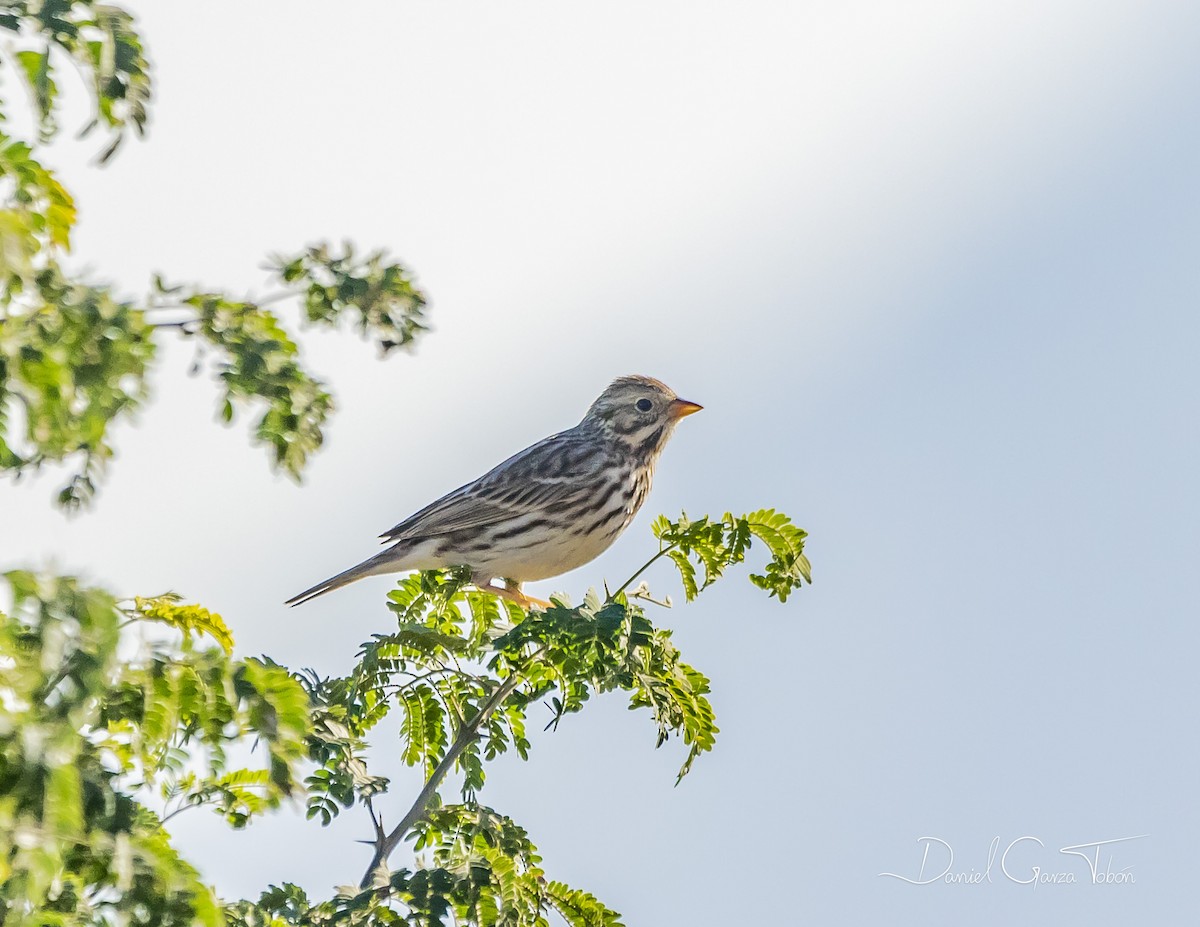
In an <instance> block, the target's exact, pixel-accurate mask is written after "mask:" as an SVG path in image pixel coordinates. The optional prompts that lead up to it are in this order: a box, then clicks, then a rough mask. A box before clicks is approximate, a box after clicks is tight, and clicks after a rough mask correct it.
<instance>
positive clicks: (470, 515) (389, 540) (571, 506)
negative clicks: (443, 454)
mask: <svg viewBox="0 0 1200 927" xmlns="http://www.w3.org/2000/svg"><path fill="white" fill-rule="evenodd" d="M702 408H703V406H701V405H699V404H697V403H695V402H690V401H689V400H686V399H680V398H679V397H678V396H677V395H676V394H675V392H674V391H673V390H672V389H671V388H670V387H668V386H667V385H666V384H665V383H662V382H661V381H659V380H656V379H654V378H653V377H647V376H638V375H631V376H624V377H618V378H617V379H615V380H613V382H612V383H611V384H610V385H609V386H608V387H607V388H606V389H605V390H604V392H602V393H601V394H600V395H599V397H598V398H597V399H596V400H595V402H593V403H592V404H591V406H590V407H589V408H588V410H587V413H586V414H585V415H584V416H583V419H582V420H581V421H580V422H579V424H578V425H575V426H574V427H573V428H568V429H567V430H566V431H561V432H559V433H558V434H554V435H551V436H550V437H548V438H543V439H542V440H541V441H539V442H537V443H536V444H533V445H531V446H530V447H527V448H525V450H523V451H521V452H519V453H517V454H514V455H513V456H512V457H510V458H508V459H507V460H505V461H504V462H503V463H501V464H499V465H497V466H496V467H494V468H493V469H491V470H489V471H488V472H487V473H485V474H484V475H483V476H481V477H479V478H478V479H476V480H472V481H471V482H470V483H466V484H465V485H463V486H460V487H459V488H458V489H455V490H454V491H453V492H450V493H447V494H446V495H444V496H442V497H441V498H440V499H438V500H436V501H434V502H431V503H430V504H429V505H427V506H425V508H423V509H421V510H420V511H419V512H416V513H415V514H413V515H410V516H409V517H408V518H406V519H404V521H402V522H400V523H399V524H398V525H396V526H395V527H394V528H392V529H391V530H389V531H386V532H384V533H383V534H382V535H380V538H381V539H382V543H385V544H388V545H389V546H388V547H387V549H386V550H384V551H381V552H380V553H378V554H376V555H375V556H374V557H370V558H368V559H367V560H364V561H363V562H362V563H360V564H358V565H357V566H353V567H351V568H350V569H348V570H345V571H344V572H341V573H338V574H337V575H336V576H331V577H330V578H329V579H326V580H325V581H323V582H320V583H317V584H316V585H315V586H312V587H311V588H309V589H305V590H304V591H303V592H301V593H300V594H299V595H296V596H293V597H292V598H290V599H288V600H287V602H285V603H284V604H285V605H293V606H295V605H300V604H301V603H303V602H307V601H309V600H311V599H315V598H316V597H317V596H320V595H324V594H325V593H327V592H332V591H333V590H334V589H340V588H341V587H342V586H345V585H348V584H349V583H352V582H355V581H356V580H359V579H362V578H364V577H367V576H376V575H379V574H384V573H401V572H406V571H409V570H433V569H444V568H447V567H468V568H470V570H471V583H472V584H473V585H475V586H476V587H478V588H479V589H481V590H484V591H485V592H491V593H494V594H495V595H498V596H500V597H501V598H504V599H507V600H510V601H513V602H515V603H517V604H518V605H519V606H521V607H522V608H525V609H529V608H531V607H535V606H537V607H542V608H548V607H549V603H547V602H544V601H542V600H540V599H535V598H532V597H530V596H527V595H525V594H524V592H522V590H521V587H522V584H524V583H526V582H534V581H537V580H540V579H549V578H550V577H553V576H558V575H560V574H562V573H566V572H567V571H568V570H573V569H575V568H576V567H580V566H583V565H584V564H585V563H588V562H590V561H591V560H594V559H595V558H596V557H598V556H600V554H602V553H603V552H604V551H605V550H607V549H608V547H609V546H610V545H611V544H612V543H613V541H615V540H616V539H617V537H618V536H619V535H620V534H621V532H623V531H624V530H625V529H626V528H627V527H628V526H629V523H630V522H631V521H632V520H633V516H634V515H636V514H637V511H638V509H639V508H641V506H642V503H643V502H645V501H646V495H647V494H648V493H649V492H650V483H651V481H652V479H653V477H654V468H655V465H656V464H657V463H658V458H659V455H660V454H661V453H662V451H663V448H664V447H665V446H666V444H667V441H668V439H669V438H670V437H671V434H672V433H673V432H674V430H675V426H676V424H677V423H678V422H679V420H680V419H682V418H684V417H685V416H688V415H691V414H693V413H694V412H699V411H700V410H701V409H702ZM494 580H499V581H500V582H501V583H502V584H503V585H500V586H497V585H495V584H494V583H493V581H494Z"/></svg>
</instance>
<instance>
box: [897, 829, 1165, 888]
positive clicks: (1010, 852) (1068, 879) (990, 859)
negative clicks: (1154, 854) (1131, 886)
mask: <svg viewBox="0 0 1200 927" xmlns="http://www.w3.org/2000/svg"><path fill="white" fill-rule="evenodd" d="M1147 836H1149V835H1148V834H1138V835H1137V836H1136V837H1117V838H1115V839H1113V840H1096V841H1094V842H1092V843H1077V844H1075V845H1074V846H1069V847H1062V848H1061V849H1060V850H1059V851H1058V852H1059V853H1062V854H1064V855H1066V856H1077V857H1079V858H1080V859H1082V860H1084V861H1085V862H1086V863H1087V870H1086V871H1083V868H1082V867H1081V866H1080V865H1079V864H1078V863H1074V864H1073V865H1071V863H1069V862H1068V861H1066V860H1062V859H1060V858H1058V857H1050V859H1051V860H1053V861H1054V862H1057V863H1059V864H1060V865H1062V866H1063V868H1061V869H1059V868H1057V867H1054V866H1051V867H1048V868H1047V867H1043V866H1041V865H1039V862H1045V861H1046V854H1044V853H1039V852H1038V850H1037V847H1042V848H1044V847H1045V846H1046V844H1044V843H1043V842H1042V841H1041V840H1040V839H1039V838H1037V837H1029V836H1026V837H1018V838H1017V839H1016V840H1014V841H1012V842H1011V843H1009V844H1008V846H1006V847H1005V848H1004V852H1003V853H1001V852H1000V838H999V837H995V838H993V840H992V843H991V846H989V847H988V855H987V865H986V866H985V867H984V868H983V869H981V870H980V869H974V868H972V869H970V870H969V871H962V870H960V871H958V872H955V871H954V848H953V847H952V846H950V844H948V843H947V842H946V841H945V840H942V839H941V838H940V837H918V838H917V843H918V844H921V845H922V846H923V852H922V853H921V868H920V869H919V870H918V871H917V877H916V878H915V879H914V878H910V877H909V876H903V875H900V874H899V873H896V872H881V873H879V875H881V876H886V877H888V878H892V879H899V880H900V881H901V882H908V883H909V884H910V885H930V884H932V883H934V882H941V883H944V884H948V885H979V884H982V883H984V882H991V881H993V878H992V874H993V872H994V871H996V870H997V864H998V872H997V878H999V877H1000V876H1003V877H1004V878H1005V879H1008V880H1009V881H1011V882H1016V883H1018V884H1020V885H1034V886H1036V885H1064V884H1068V885H1069V884H1072V883H1084V884H1087V883H1090V884H1092V885H1122V884H1126V883H1130V882H1134V881H1136V879H1135V878H1134V875H1133V873H1132V872H1131V871H1130V870H1131V869H1132V866H1124V867H1118V868H1114V867H1113V856H1114V853H1115V847H1114V845H1115V844H1118V843H1126V842H1128V841H1130V840H1141V839H1142V838H1144V837H1147ZM1035 844H1036V846H1035ZM1101 849H1103V851H1104V852H1105V853H1107V854H1108V857H1107V859H1106V860H1105V861H1104V865H1103V868H1101V858H1100V855H1101ZM1122 849H1124V848H1122ZM931 850H932V855H933V859H932V860H931V859H930V855H931V852H930V851H931ZM1031 859H1032V860H1034V862H1031ZM943 860H944V868H943V869H942V870H941V871H940V872H937V874H936V875H933V874H931V873H933V872H935V870H937V867H938V865H939V864H942V861H943ZM1068 867H1069V868H1068ZM1076 870H1079V871H1076Z"/></svg>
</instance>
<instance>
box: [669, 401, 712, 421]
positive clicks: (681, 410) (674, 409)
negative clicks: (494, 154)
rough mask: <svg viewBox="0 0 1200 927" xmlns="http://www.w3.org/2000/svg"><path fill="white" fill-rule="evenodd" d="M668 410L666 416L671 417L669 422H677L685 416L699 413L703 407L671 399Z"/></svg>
mask: <svg viewBox="0 0 1200 927" xmlns="http://www.w3.org/2000/svg"><path fill="white" fill-rule="evenodd" d="M669 408H670V412H668V413H667V414H668V415H670V416H671V421H678V420H679V419H681V418H683V417H684V416H685V415H691V414H692V413H693V412H699V411H700V410H701V409H703V408H704V406H702V405H700V404H699V403H698V402H688V401H687V400H686V399H672V400H671V405H670V406H669Z"/></svg>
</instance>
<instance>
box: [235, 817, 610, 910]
mask: <svg viewBox="0 0 1200 927" xmlns="http://www.w3.org/2000/svg"><path fill="white" fill-rule="evenodd" d="M414 833H415V837H416V844H415V849H416V850H417V851H419V852H422V853H424V854H427V855H429V856H431V857H432V863H433V865H431V866H427V867H424V868H421V869H417V870H415V871H414V870H411V869H407V868H403V869H397V870H395V871H393V872H389V873H387V874H386V877H383V876H381V877H380V878H379V879H377V880H376V881H375V882H374V883H373V884H372V885H370V886H367V887H364V888H362V889H359V890H357V891H355V890H350V889H347V890H343V891H342V892H340V893H338V894H337V895H335V896H334V897H333V898H332V899H330V900H328V901H324V902H313V901H311V900H310V899H309V898H308V896H307V895H306V894H305V892H304V891H303V890H301V889H300V888H298V887H297V886H295V885H284V886H282V887H274V886H272V887H271V888H270V889H268V890H267V891H266V892H264V893H263V895H262V896H261V897H260V898H259V900H258V901H257V902H256V903H253V904H252V903H250V902H240V903H239V904H237V905H233V906H230V907H229V908H227V909H226V914H227V916H228V917H229V918H230V920H229V923H230V924H231V925H245V927H257V925H266V924H273V925H293V924H294V925H313V927H322V925H333V924H338V925H343V924H344V925H376V924H414V925H442V924H446V923H454V924H480V925H489V927H490V925H498V924H506V925H513V927H542V925H547V924H549V923H550V922H549V920H548V916H549V915H550V914H551V913H552V912H554V913H557V914H558V915H559V916H560V917H561V918H562V920H563V921H564V922H566V923H567V924H568V925H571V927H620V924H621V920H620V917H619V915H618V914H617V913H616V912H615V911H612V910H610V909H609V908H607V907H605V906H604V905H603V904H601V903H600V902H599V901H597V900H596V898H595V897H593V896H592V895H590V894H588V893H587V892H584V891H580V890H579V889H574V888H570V887H569V886H567V885H564V884H563V883H561V882H547V881H546V879H545V874H544V872H543V870H542V868H541V857H540V856H539V855H538V852H537V847H535V846H534V845H533V843H532V842H531V841H530V840H529V837H528V835H527V834H526V833H525V830H524V829H523V828H521V827H520V826H518V825H517V824H516V823H514V822H513V821H512V819H511V818H508V817H506V816H505V815H502V814H500V813H499V812H497V811H495V810H493V809H492V808H488V807H486V806H484V805H480V804H477V803H474V802H469V803H465V804H458V805H447V806H445V807H441V808H438V809H436V810H433V811H431V812H429V814H428V815H427V816H426V817H425V818H424V819H423V820H422V821H421V822H419V823H418V825H417V826H416V828H415V831H414Z"/></svg>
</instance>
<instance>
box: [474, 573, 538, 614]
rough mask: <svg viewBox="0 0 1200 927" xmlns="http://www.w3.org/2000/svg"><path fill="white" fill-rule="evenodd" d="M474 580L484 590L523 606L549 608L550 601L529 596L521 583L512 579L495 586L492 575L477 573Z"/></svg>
mask: <svg viewBox="0 0 1200 927" xmlns="http://www.w3.org/2000/svg"><path fill="white" fill-rule="evenodd" d="M471 582H473V583H474V584H475V585H476V586H477V587H478V588H479V589H480V590H482V591H483V592H490V593H492V594H493V595H498V596H500V598H502V599H507V600H508V601H510V602H516V603H517V604H518V605H519V606H521V608H526V609H528V608H531V607H533V606H537V607H539V608H549V607H550V603H549V602H547V601H545V600H543V599H535V598H534V597H533V596H528V595H526V594H525V593H524V592H522V591H521V584H520V583H518V582H514V581H513V580H511V579H506V580H505V581H504V585H503V586H493V585H492V577H490V576H484V575H479V574H476V575H475V576H472V577H471Z"/></svg>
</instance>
